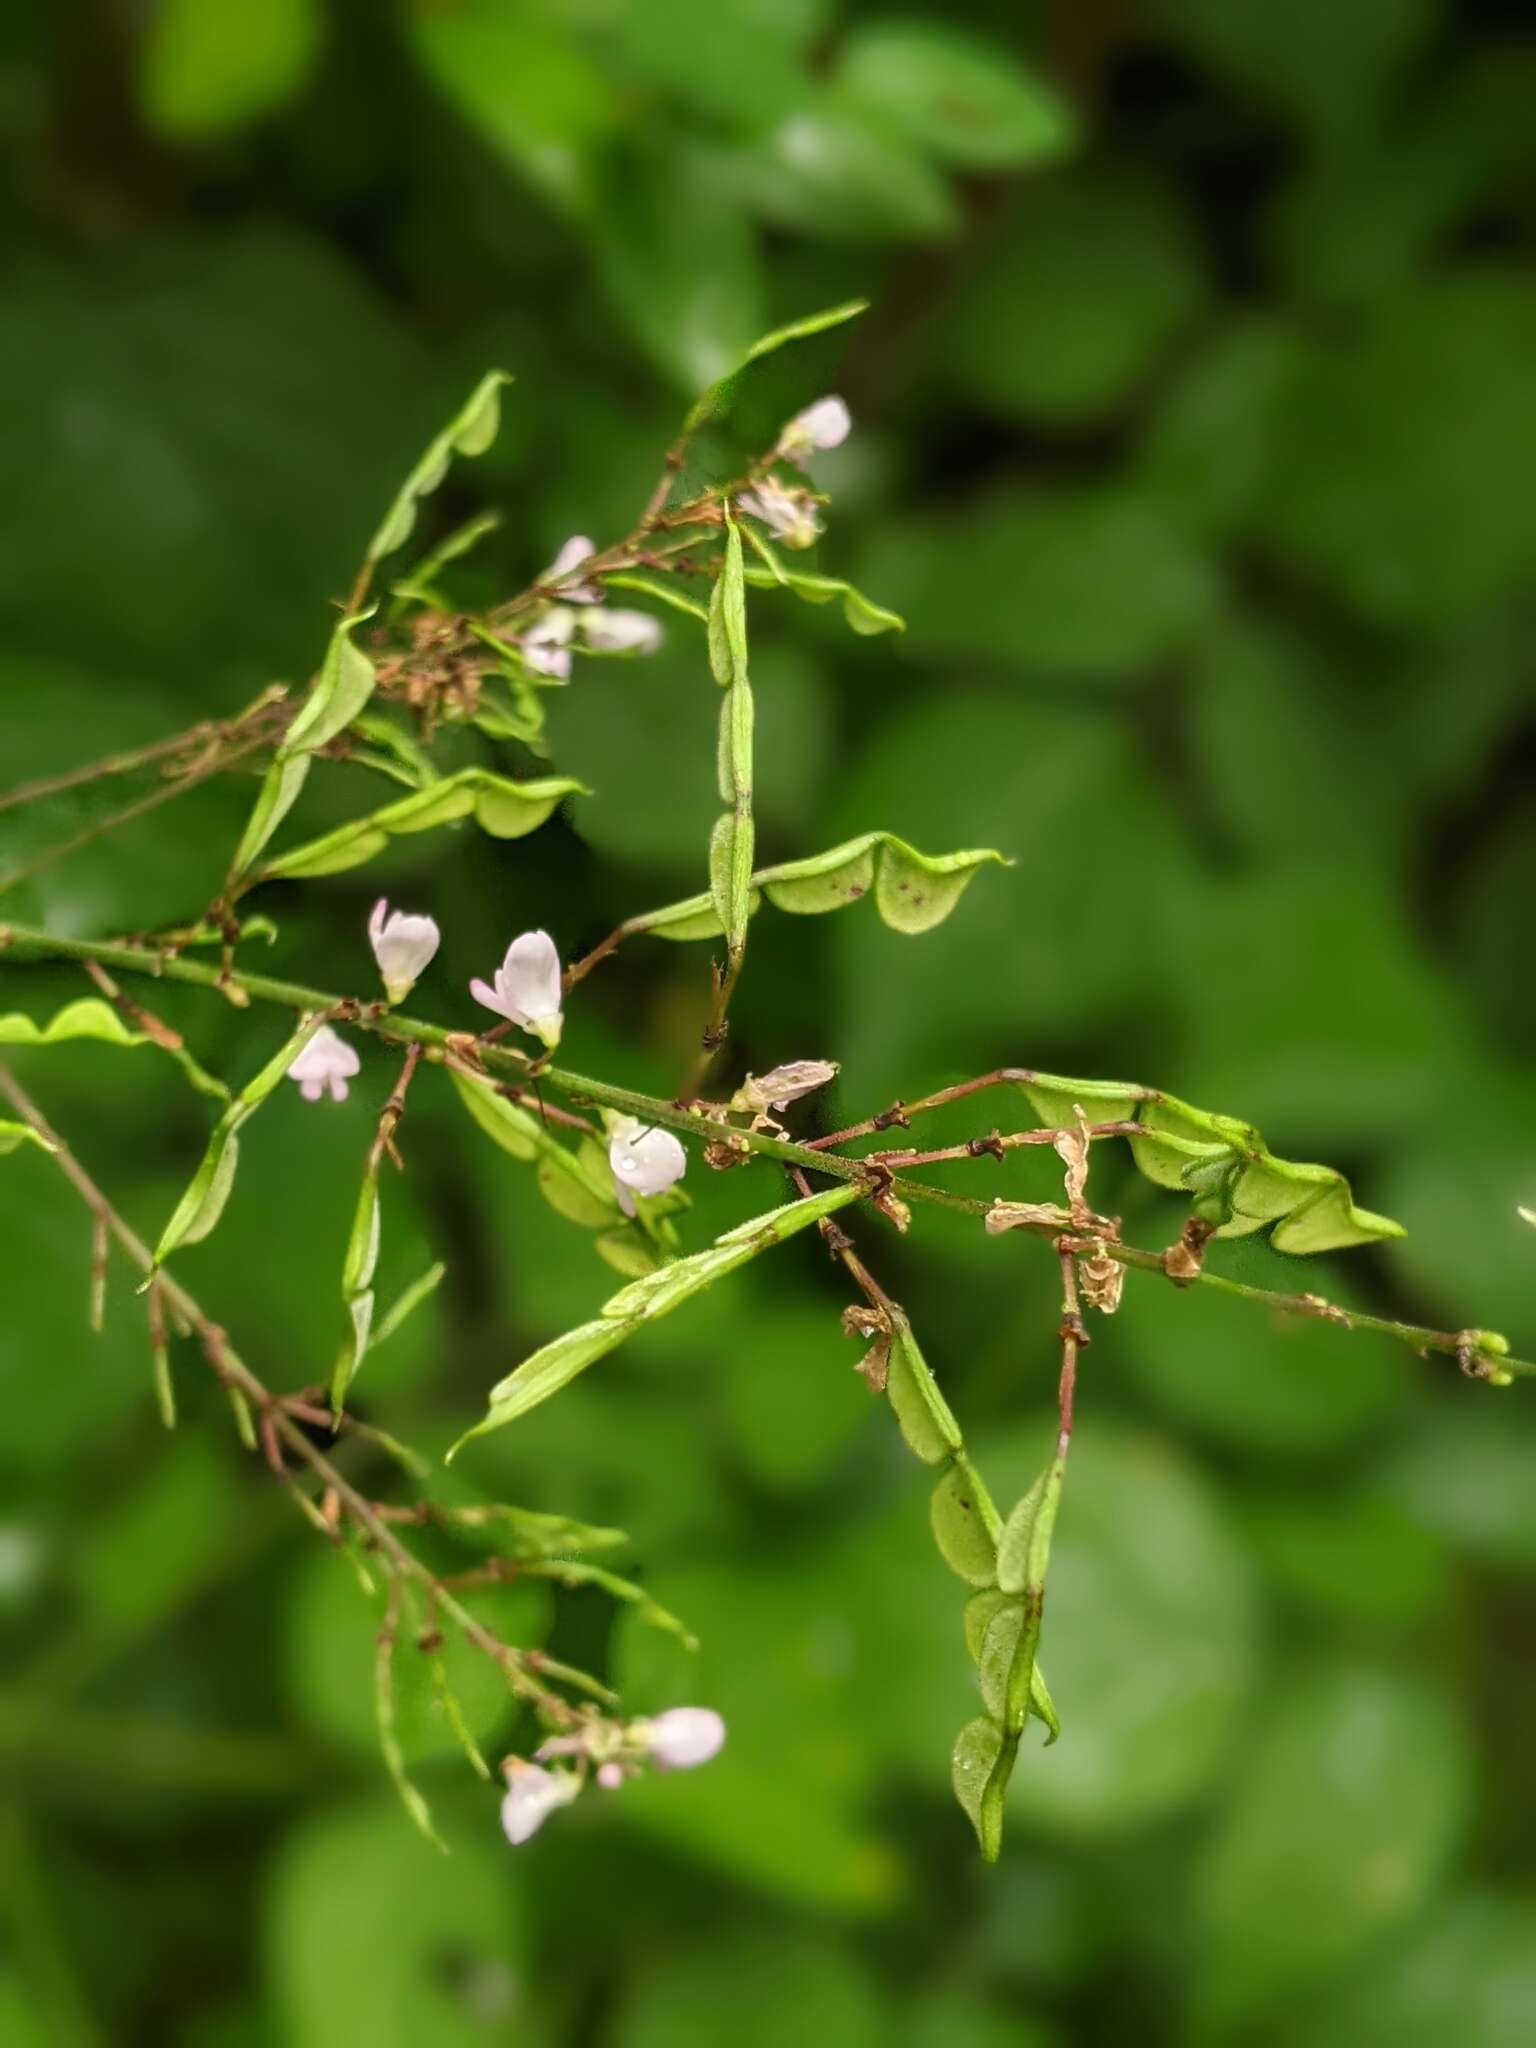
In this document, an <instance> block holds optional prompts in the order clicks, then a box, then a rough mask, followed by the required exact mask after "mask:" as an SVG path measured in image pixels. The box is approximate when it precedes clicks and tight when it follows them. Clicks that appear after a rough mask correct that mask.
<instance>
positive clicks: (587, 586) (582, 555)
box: [539, 533, 603, 604]
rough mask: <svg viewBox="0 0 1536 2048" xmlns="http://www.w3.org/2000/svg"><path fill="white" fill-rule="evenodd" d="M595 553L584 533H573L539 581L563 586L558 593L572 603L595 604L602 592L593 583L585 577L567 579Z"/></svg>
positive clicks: (595, 549)
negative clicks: (573, 580) (571, 580)
mask: <svg viewBox="0 0 1536 2048" xmlns="http://www.w3.org/2000/svg"><path fill="white" fill-rule="evenodd" d="M596 553H597V548H596V545H595V544H594V543H593V542H592V541H590V540H588V538H587V536H586V535H585V534H584V533H573V534H572V535H571V537H570V539H569V540H568V541H567V542H566V543H565V545H564V546H563V547H562V548H561V550H560V552H559V554H558V555H556V557H555V559H554V560H553V561H552V562H551V563H550V565H549V567H548V568H547V569H546V570H545V571H544V574H543V575H542V576H541V577H540V578H539V581H540V582H541V583H558V584H561V585H562V586H564V587H563V588H562V590H561V593H560V594H561V596H562V597H567V598H569V599H570V601H571V603H572V604H596V603H597V601H598V600H599V598H600V597H601V596H602V594H603V593H602V591H601V590H599V588H598V587H597V585H596V584H595V583H589V582H587V581H586V580H585V578H582V579H579V580H577V581H575V582H570V581H568V579H569V578H570V577H571V576H572V575H573V574H574V572H575V571H576V570H577V569H579V568H580V567H581V565H582V563H583V562H585V561H587V560H588V559H589V558H590V557H591V556H592V555H595V554H596Z"/></svg>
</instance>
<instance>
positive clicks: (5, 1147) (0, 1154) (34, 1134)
mask: <svg viewBox="0 0 1536 2048" xmlns="http://www.w3.org/2000/svg"><path fill="white" fill-rule="evenodd" d="M23 1145H36V1147H37V1148H38V1150H39V1151H40V1152H57V1151H58V1149H59V1148H58V1146H57V1145H55V1144H53V1143H52V1142H51V1141H50V1140H49V1139H47V1138H45V1137H44V1136H43V1134H42V1132H41V1131H38V1130H34V1129H33V1128H32V1126H31V1124H16V1123H11V1122H9V1121H0V1159H3V1158H4V1157H5V1155H6V1154H7V1153H8V1152H18V1151H20V1149H21V1147H22V1146H23Z"/></svg>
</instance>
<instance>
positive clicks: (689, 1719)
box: [635, 1707, 725, 1771]
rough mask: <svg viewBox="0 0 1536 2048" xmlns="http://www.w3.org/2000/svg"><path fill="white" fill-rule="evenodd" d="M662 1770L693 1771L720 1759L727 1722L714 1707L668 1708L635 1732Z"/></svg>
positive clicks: (644, 1722)
mask: <svg viewBox="0 0 1536 2048" xmlns="http://www.w3.org/2000/svg"><path fill="white" fill-rule="evenodd" d="M635 1733H636V1735H637V1736H638V1738H639V1740H640V1742H641V1744H642V1746H643V1747H644V1748H645V1749H646V1750H647V1751H648V1752H649V1753H650V1758H651V1762H652V1763H653V1764H655V1766H656V1768H657V1770H659V1771H691V1770H692V1769H693V1768H694V1766H695V1765H696V1764H707V1763H708V1762H709V1760H710V1758H711V1757H714V1756H718V1755H719V1753H720V1750H721V1748H722V1747H723V1745H724V1743H725V1723H724V1721H723V1720H722V1719H721V1718H720V1716H719V1715H718V1714H717V1713H716V1712H715V1710H714V1708H713V1707H669V1708H668V1709H667V1711H666V1713H664V1714H658V1715H657V1716H656V1718H655V1720H654V1721H643V1722H641V1723H640V1725H639V1727H638V1728H637V1729H636V1730H635Z"/></svg>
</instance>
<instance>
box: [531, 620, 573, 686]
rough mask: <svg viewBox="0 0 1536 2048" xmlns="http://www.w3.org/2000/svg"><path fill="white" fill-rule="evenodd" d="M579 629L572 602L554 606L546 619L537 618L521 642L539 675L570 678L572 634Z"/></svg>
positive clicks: (558, 679)
mask: <svg viewBox="0 0 1536 2048" xmlns="http://www.w3.org/2000/svg"><path fill="white" fill-rule="evenodd" d="M575 631H576V614H575V613H574V612H573V611H572V610H571V608H570V607H569V605H563V604H556V605H551V606H550V608H549V610H548V611H547V612H545V613H544V615H543V617H542V618H538V619H535V620H534V622H533V624H532V625H531V626H530V627H529V628H528V630H527V632H526V633H524V634H523V636H522V638H521V639H520V640H519V641H518V643H517V644H518V646H519V648H520V649H521V651H522V656H523V660H524V661H525V662H526V663H527V664H528V666H529V668H531V669H532V670H533V672H534V674H535V675H536V676H548V677H550V679H551V680H552V681H554V682H557V683H563V682H565V681H566V679H567V678H568V677H569V675H570V673H571V636H572V635H573V634H574V633H575Z"/></svg>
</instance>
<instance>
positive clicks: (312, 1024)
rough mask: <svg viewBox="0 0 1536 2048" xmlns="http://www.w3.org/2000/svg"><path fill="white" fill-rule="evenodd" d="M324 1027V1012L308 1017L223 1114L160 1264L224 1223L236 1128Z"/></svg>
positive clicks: (164, 1236) (167, 1231) (166, 1237)
mask: <svg viewBox="0 0 1536 2048" xmlns="http://www.w3.org/2000/svg"><path fill="white" fill-rule="evenodd" d="M319 1028H320V1019H319V1017H317V1016H316V1017H306V1018H305V1019H304V1021H303V1023H302V1024H300V1025H299V1027H298V1029H297V1030H296V1031H295V1032H294V1033H293V1035H292V1037H291V1038H289V1039H288V1040H287V1042H286V1043H285V1044H284V1046H283V1048H282V1050H281V1051H280V1052H278V1053H276V1054H274V1056H273V1057H272V1058H271V1059H270V1060H268V1062H267V1064H266V1065H265V1066H264V1067H263V1068H262V1069H261V1070H260V1072H259V1073H257V1074H256V1075H255V1076H253V1078H252V1079H251V1080H249V1081H247V1082H246V1084H245V1086H244V1087H243V1088H242V1089H241V1090H240V1093H239V1094H238V1095H237V1096H236V1097H235V1098H234V1100H233V1101H232V1102H231V1103H230V1105H229V1107H228V1109H226V1110H225V1112H224V1114H223V1115H222V1116H221V1117H220V1118H219V1121H218V1122H217V1124H215V1126H214V1129H213V1135H212V1137H211V1138H210V1139H209V1140H208V1148H207V1150H206V1151H205V1152H204V1154H203V1157H202V1161H201V1164H200V1165H199V1166H198V1169H197V1171H196V1173H195V1174H193V1176H192V1179H191V1181H190V1182H189V1184H188V1186H187V1189H186V1192H185V1193H184V1194H183V1195H182V1197H181V1200H180V1201H179V1202H178V1203H177V1204H176V1207H175V1208H174V1209H173V1210H172V1212H171V1217H170V1220H169V1222H168V1223H167V1224H166V1226H165V1228H164V1230H162V1231H161V1233H160V1240H159V1242H158V1244H156V1246H155V1257H154V1263H155V1265H157V1266H158V1265H160V1264H161V1263H162V1262H163V1261H164V1260H166V1259H168V1258H169V1257H170V1255H171V1253H172V1252H173V1251H175V1250H176V1248H177V1246H178V1245H184V1244H197V1243H198V1242H199V1241H200V1240H201V1239H203V1238H205V1237H206V1236H207V1235H208V1233H209V1232H210V1231H211V1230H212V1229H213V1227H214V1225H215V1224H216V1223H217V1222H218V1220H219V1217H220V1216H221V1215H222V1214H223V1212H224V1204H225V1202H226V1201H227V1200H228V1199H229V1191H230V1189H231V1187H232V1186H233V1185H234V1179H235V1168H236V1166H237V1165H238V1163H239V1158H240V1141H239V1138H238V1137H237V1135H236V1133H237V1132H238V1131H239V1129H240V1126H241V1125H242V1124H243V1123H244V1122H245V1121H246V1119H247V1118H248V1117H251V1116H254V1114H255V1113H256V1111H257V1110H258V1109H259V1108H260V1107H261V1105H262V1103H263V1102H265V1101H266V1099H267V1097H268V1096H269V1095H270V1094H271V1093H272V1091H273V1089H274V1088H275V1087H276V1086H277V1084H278V1083H279V1081H281V1080H282V1078H283V1076H284V1075H285V1074H286V1073H287V1071H288V1069H289V1067H291V1066H292V1064H293V1062H294V1061H295V1060H296V1059H297V1058H298V1056H299V1054H300V1053H301V1052H302V1051H303V1049H304V1047H305V1046H306V1045H307V1044H308V1043H309V1041H310V1039H311V1038H313V1037H314V1035H315V1033H316V1032H317V1031H318V1030H319Z"/></svg>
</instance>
